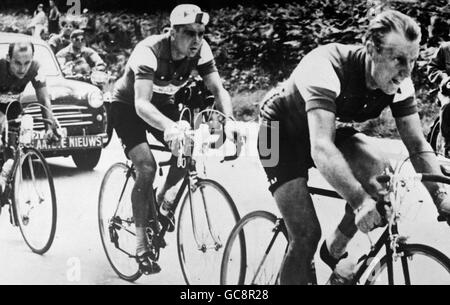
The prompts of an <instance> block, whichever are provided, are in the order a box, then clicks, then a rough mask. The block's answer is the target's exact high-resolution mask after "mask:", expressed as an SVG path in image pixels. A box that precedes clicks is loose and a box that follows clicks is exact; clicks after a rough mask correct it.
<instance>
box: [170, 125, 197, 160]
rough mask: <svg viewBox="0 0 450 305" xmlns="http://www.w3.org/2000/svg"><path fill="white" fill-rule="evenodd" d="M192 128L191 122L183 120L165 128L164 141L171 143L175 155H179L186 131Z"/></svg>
mask: <svg viewBox="0 0 450 305" xmlns="http://www.w3.org/2000/svg"><path fill="white" fill-rule="evenodd" d="M190 129H191V125H190V124H189V122H187V121H183V120H181V121H178V122H176V123H174V124H172V125H171V126H170V127H168V128H166V129H165V130H164V141H165V142H166V143H167V144H168V145H169V148H170V150H171V151H172V154H173V155H174V156H178V150H179V148H180V146H181V144H182V142H183V141H184V140H185V133H186V131H188V130H190Z"/></svg>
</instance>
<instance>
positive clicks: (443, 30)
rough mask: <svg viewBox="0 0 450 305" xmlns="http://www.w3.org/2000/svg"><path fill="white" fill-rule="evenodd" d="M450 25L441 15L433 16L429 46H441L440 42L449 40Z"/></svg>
mask: <svg viewBox="0 0 450 305" xmlns="http://www.w3.org/2000/svg"><path fill="white" fill-rule="evenodd" d="M449 30H450V27H449V25H448V22H447V20H446V19H443V18H441V17H439V16H432V17H431V22H430V27H429V40H428V46H429V47H439V44H440V43H441V42H444V41H449V40H450V37H449Z"/></svg>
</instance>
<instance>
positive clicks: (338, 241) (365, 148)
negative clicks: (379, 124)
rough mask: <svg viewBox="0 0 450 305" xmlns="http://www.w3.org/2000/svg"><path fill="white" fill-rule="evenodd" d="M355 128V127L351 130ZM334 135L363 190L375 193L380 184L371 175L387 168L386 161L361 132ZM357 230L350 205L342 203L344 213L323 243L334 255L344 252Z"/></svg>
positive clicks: (336, 256)
mask: <svg viewBox="0 0 450 305" xmlns="http://www.w3.org/2000/svg"><path fill="white" fill-rule="evenodd" d="M355 132H356V131H355ZM338 133H339V130H338V132H337V136H336V142H337V143H336V144H337V146H338V147H339V149H340V150H341V152H342V153H343V155H344V157H345V159H346V160H347V162H348V164H349V165H350V168H351V169H352V172H353V174H354V175H355V177H356V179H357V180H358V181H359V182H360V183H361V185H362V186H363V187H364V189H365V190H366V192H367V193H368V194H370V195H371V196H372V197H374V198H378V197H379V192H380V191H381V190H382V186H381V184H380V183H378V182H377V181H376V179H375V177H376V175H379V174H381V173H383V171H384V170H385V169H386V168H388V167H389V166H390V165H389V161H388V160H387V159H386V158H385V157H384V156H383V154H382V153H381V152H380V151H379V150H378V148H377V147H376V146H374V145H371V144H370V143H369V142H368V141H367V139H368V138H367V137H366V136H365V135H363V134H361V133H355V134H354V135H352V136H349V137H345V135H342V134H341V138H344V139H339V136H338ZM357 231H358V229H357V227H356V224H355V214H354V213H353V209H352V208H351V207H350V206H349V205H348V204H346V207H345V215H344V217H343V219H342V221H341V222H340V224H339V225H338V227H337V228H336V230H335V231H334V233H333V234H332V235H331V236H329V237H328V238H327V246H328V249H329V252H330V254H331V255H332V256H333V257H334V258H335V259H338V258H340V257H341V256H342V255H344V253H345V250H346V247H347V244H348V243H349V241H350V240H351V239H352V238H353V236H354V235H355V234H356V232H357Z"/></svg>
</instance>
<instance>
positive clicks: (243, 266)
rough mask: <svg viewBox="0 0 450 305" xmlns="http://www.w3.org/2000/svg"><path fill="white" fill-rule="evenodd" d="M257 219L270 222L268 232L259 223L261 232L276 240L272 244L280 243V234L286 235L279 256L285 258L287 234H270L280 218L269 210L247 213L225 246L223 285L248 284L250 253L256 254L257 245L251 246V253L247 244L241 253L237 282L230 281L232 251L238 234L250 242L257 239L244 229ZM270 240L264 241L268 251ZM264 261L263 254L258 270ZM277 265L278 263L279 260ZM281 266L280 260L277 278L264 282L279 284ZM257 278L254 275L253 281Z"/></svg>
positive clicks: (222, 266)
mask: <svg viewBox="0 0 450 305" xmlns="http://www.w3.org/2000/svg"><path fill="white" fill-rule="evenodd" d="M256 220H258V221H260V220H263V221H265V222H268V225H269V227H268V229H269V230H270V231H269V232H268V233H267V231H264V230H263V229H264V228H263V226H261V225H258V230H261V232H260V233H262V234H264V235H266V236H270V241H272V240H273V242H274V243H273V244H272V245H274V244H276V243H278V241H279V240H280V239H279V238H280V237H279V236H280V235H282V236H284V237H282V238H283V240H282V241H281V243H282V244H281V247H282V248H283V254H281V253H280V255H278V256H277V257H278V258H280V259H281V261H282V260H283V258H284V254H285V252H286V246H287V244H288V239H287V237H286V235H285V234H284V232H283V230H281V231H280V232H281V233H282V234H278V236H275V235H273V234H270V232H273V229H274V228H275V226H276V223H277V220H278V218H277V217H276V216H275V215H274V214H272V213H270V212H267V211H253V212H251V213H249V214H247V215H246V216H244V217H243V218H242V219H241V220H240V221H239V222H238V223H237V224H236V226H235V227H234V228H233V230H232V232H231V234H230V236H229V238H228V240H227V243H226V246H225V251H224V254H223V259H222V264H221V274H220V284H221V285H230V284H231V285H244V284H246V277H247V275H248V270H247V269H248V268H249V254H254V253H255V252H256V251H255V249H256V247H255V248H254V247H251V248H252V251H251V252H250V253H249V252H248V251H247V250H248V249H247V248H248V245H246V246H247V248H245V249H244V250H245V251H244V252H243V253H241V257H240V258H239V259H240V267H239V269H240V270H238V275H237V276H235V278H236V279H237V282H236V283H235V282H230V278H229V277H230V276H229V265H230V262H231V261H233V260H234V259H232V258H231V253H232V252H233V249H234V247H235V242H236V239H237V237H238V236H244V238H245V241H246V243H247V242H250V241H251V240H256V239H254V238H250V237H253V236H250V235H249V234H248V233H249V231H247V232H245V230H244V229H245V228H246V226H247V225H249V224H250V223H256ZM258 224H259V222H258ZM261 240H262V239H261ZM270 241H269V242H268V243H264V249H265V251H266V252H267V250H268V249H269V245H270V244H271V243H270ZM284 243H285V245H284ZM277 245H279V244H277ZM272 249H273V248H272V247H270V249H269V252H273V250H272ZM268 254H269V253H267V256H268ZM267 256H265V257H267ZM264 262H265V258H264V256H263V259H262V260H261V262H260V263H257V264H256V266H258V267H257V270H256V271H259V266H262V264H263V263H264ZM275 265H278V262H277V263H276V264H275ZM280 268H281V262H279V265H278V266H277V267H276V269H277V270H276V272H277V274H276V276H275V278H274V279H273V280H271V282H270V283H264V284H269V285H273V284H277V283H278V281H279V271H280ZM255 278H256V276H253V279H252V281H253V280H254V279H255ZM251 284H253V283H251Z"/></svg>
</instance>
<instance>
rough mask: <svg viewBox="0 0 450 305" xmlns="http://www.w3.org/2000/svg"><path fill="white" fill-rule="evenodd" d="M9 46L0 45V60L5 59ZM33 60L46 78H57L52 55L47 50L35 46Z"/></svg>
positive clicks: (56, 69)
mask: <svg viewBox="0 0 450 305" xmlns="http://www.w3.org/2000/svg"><path fill="white" fill-rule="evenodd" d="M8 47H9V45H8V44H6V43H2V44H0V58H3V57H6V54H7V53H8ZM34 48H35V53H34V58H35V59H36V60H37V61H38V62H39V63H40V65H41V69H42V71H43V72H44V73H45V75H47V76H58V75H60V72H59V68H58V66H57V63H56V61H55V59H54V56H53V54H52V53H51V50H50V49H49V48H46V47H44V46H42V45H35V46H34Z"/></svg>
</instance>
